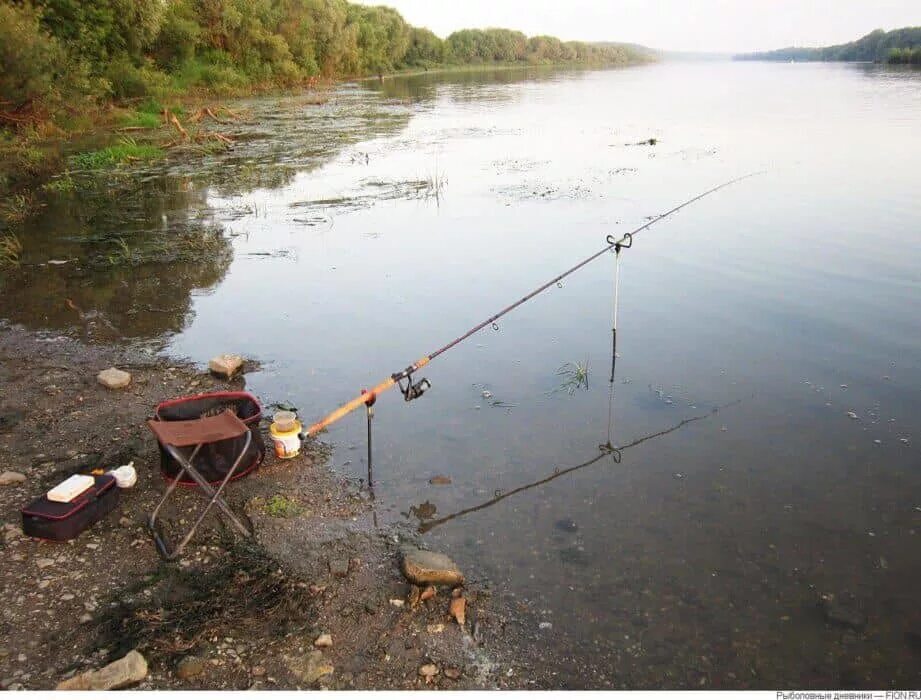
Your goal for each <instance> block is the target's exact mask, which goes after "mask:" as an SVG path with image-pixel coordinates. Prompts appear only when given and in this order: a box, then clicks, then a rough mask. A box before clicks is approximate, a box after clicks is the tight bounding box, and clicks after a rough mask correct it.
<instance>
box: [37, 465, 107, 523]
mask: <svg viewBox="0 0 921 700" xmlns="http://www.w3.org/2000/svg"><path fill="white" fill-rule="evenodd" d="M107 476H108V477H109V478H108V479H106V477H107ZM99 479H100V480H105V481H104V482H103V483H102V484H93V485H92V486H90V487H89V488H88V489H86V491H84V492H83V493H81V494H80V495H79V496H77V498H75V499H74V500H73V501H70V503H71V504H73V506H74V507H73V508H71V509H70V510H69V511H67V512H66V513H63V514H61V515H49V514H48V513H40V512H36V511H33V510H29V506H26V507H25V508H23V509H22V511H20V512H21V513H22V514H23V515H28V516H30V517H33V518H42V519H43V520H67V518H70V517H72V516H73V515H74V513H79V512H80V511H81V510H83V509H84V508H86V506H87V505H89V504H90V503H91V502H92V501H94V500H98V499H99V497H100V496H101V495H102V494H104V493H105V492H106V491H108V490H109V489H111V488H112V487H113V486H115V483H116V482H115V477H114V476H110V475H108V474H106V475H104V476H101V477H99ZM90 491H92V492H93V493H92V495H93V498H90ZM44 501H47V502H48V503H60V502H59V501H52V500H50V499H49V498H48V497H47V496H45V497H44ZM42 502H43V500H42V499H39V500H38V501H36V502H35V503H42ZM35 503H32V504H30V505H35ZM61 505H67V504H66V503H61Z"/></svg>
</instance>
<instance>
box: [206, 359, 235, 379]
mask: <svg viewBox="0 0 921 700" xmlns="http://www.w3.org/2000/svg"><path fill="white" fill-rule="evenodd" d="M242 366H243V358H242V357H240V356H239V355H231V354H229V353H225V354H223V355H218V356H217V357H212V358H211V361H210V362H208V369H209V370H211V372H213V373H214V374H216V375H218V376H220V377H224V378H226V379H230V378H231V377H232V376H233V375H234V374H236V373H237V372H238V371H239V370H240V368H241V367H242Z"/></svg>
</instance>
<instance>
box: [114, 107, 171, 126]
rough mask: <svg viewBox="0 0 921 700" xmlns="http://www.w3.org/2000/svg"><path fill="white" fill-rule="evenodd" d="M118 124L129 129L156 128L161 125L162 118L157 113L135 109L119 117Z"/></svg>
mask: <svg viewBox="0 0 921 700" xmlns="http://www.w3.org/2000/svg"><path fill="white" fill-rule="evenodd" d="M118 125H119V126H120V127H122V128H131V129H157V128H159V127H161V126H162V125H163V120H162V118H161V117H160V115H159V114H158V113H155V112H143V111H137V112H132V113H130V114H126V115H124V116H123V117H121V118H120V119H119V120H118Z"/></svg>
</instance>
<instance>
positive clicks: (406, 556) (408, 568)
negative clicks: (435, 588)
mask: <svg viewBox="0 0 921 700" xmlns="http://www.w3.org/2000/svg"><path fill="white" fill-rule="evenodd" d="M401 565H402V570H403V575H404V576H406V578H407V579H408V580H409V581H410V582H411V583H415V584H416V585H417V586H424V585H427V584H430V583H431V584H442V585H446V586H456V585H458V584H460V583H463V582H464V574H463V573H462V572H461V570H460V568H459V567H458V566H457V564H455V563H454V562H453V561H451V560H450V559H449V558H448V557H446V556H445V555H444V554H439V553H438V552H428V551H426V550H424V549H416V548H415V547H412V548H407V549H404V550H403V557H402V561H401Z"/></svg>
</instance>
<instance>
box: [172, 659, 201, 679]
mask: <svg viewBox="0 0 921 700" xmlns="http://www.w3.org/2000/svg"><path fill="white" fill-rule="evenodd" d="M204 671H205V662H204V660H202V659H200V658H198V657H197V656H186V657H185V658H183V659H182V661H180V662H179V665H178V666H176V675H177V676H179V677H180V678H182V679H183V680H189V679H190V678H195V677H196V676H200V675H201V674H202V673H204Z"/></svg>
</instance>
